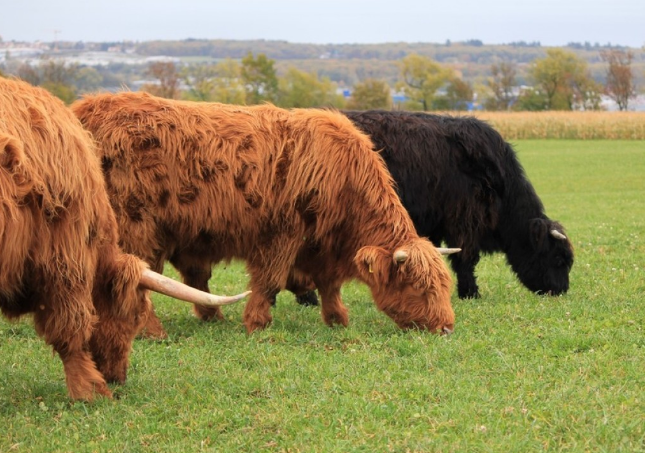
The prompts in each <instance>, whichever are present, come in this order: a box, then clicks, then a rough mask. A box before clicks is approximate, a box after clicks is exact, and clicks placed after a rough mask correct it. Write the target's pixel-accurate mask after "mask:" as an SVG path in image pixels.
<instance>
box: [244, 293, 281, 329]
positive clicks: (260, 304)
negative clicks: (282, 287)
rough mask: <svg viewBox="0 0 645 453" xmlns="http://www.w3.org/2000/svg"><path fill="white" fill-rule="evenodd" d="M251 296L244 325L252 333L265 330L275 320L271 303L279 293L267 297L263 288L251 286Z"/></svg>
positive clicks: (245, 310) (246, 307)
mask: <svg viewBox="0 0 645 453" xmlns="http://www.w3.org/2000/svg"><path fill="white" fill-rule="evenodd" d="M251 290H252V291H253V292H252V293H251V296H250V297H249V301H248V302H247V303H246V306H245V307H244V325H245V326H246V331H247V332H248V333H252V332H254V331H256V330H258V329H264V328H265V327H266V326H268V325H269V324H270V323H271V321H272V320H273V318H272V317H271V301H272V300H275V295H276V294H277V293H278V291H272V292H271V294H270V295H268V296H267V295H266V293H265V292H264V291H263V289H262V288H260V287H258V286H256V285H253V284H252V285H251Z"/></svg>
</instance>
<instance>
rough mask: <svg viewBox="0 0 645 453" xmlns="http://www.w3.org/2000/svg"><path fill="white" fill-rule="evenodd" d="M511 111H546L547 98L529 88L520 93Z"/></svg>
mask: <svg viewBox="0 0 645 453" xmlns="http://www.w3.org/2000/svg"><path fill="white" fill-rule="evenodd" d="M513 110H517V111H529V112H539V111H543V110H548V107H547V98H546V96H545V95H544V94H542V93H541V92H540V91H539V90H537V89H535V88H533V87H531V88H527V89H525V90H523V91H521V92H520V95H519V96H518V97H517V101H516V102H515V104H513Z"/></svg>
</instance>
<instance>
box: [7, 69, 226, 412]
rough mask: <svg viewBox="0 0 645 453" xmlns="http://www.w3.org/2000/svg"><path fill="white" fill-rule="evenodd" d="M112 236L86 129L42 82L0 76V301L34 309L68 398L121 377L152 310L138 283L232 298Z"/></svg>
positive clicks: (14, 312) (204, 297)
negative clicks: (161, 266) (150, 263)
mask: <svg viewBox="0 0 645 453" xmlns="http://www.w3.org/2000/svg"><path fill="white" fill-rule="evenodd" d="M117 241H118V237H117V223H116V219H115V217H114V212H113V211H112V209H111V207H110V203H109V200H108V196H107V192H106V190H105V183H104V181H103V175H102V173H101V167H100V163H99V160H98V159H97V157H96V152H95V150H94V149H93V142H92V139H91V137H90V136H89V134H88V133H87V132H86V131H84V130H83V128H82V127H81V125H80V123H79V122H78V120H77V119H76V118H75V117H74V115H73V114H72V112H71V111H70V110H69V109H67V108H66V107H65V106H64V105H63V103H62V102H61V101H60V100H58V99H56V98H55V97H53V96H52V95H50V94H49V93H48V92H46V91H45V90H42V89H40V88H35V87H32V86H31V85H28V84H27V83H24V82H20V81H15V80H8V79H3V78H0V250H1V251H2V253H1V254H0V310H1V311H2V313H3V314H4V315H5V316H7V317H8V318H17V317H19V316H21V315H25V314H27V313H33V319H34V325H35V328H36V331H37V332H38V334H39V335H40V336H42V337H43V338H44V340H45V341H46V342H47V343H48V344H50V345H52V347H53V349H54V351H56V352H57V353H58V355H59V356H60V358H61V359H62V361H63V366H64V368H65V376H66V381H67V388H68V392H69V395H70V397H71V398H73V399H86V400H92V399H93V398H94V396H95V395H96V394H101V395H105V396H108V397H110V396H111V393H110V390H109V388H108V386H107V384H106V381H108V382H113V381H116V382H121V383H122V382H124V381H125V379H126V372H127V368H128V355H129V353H130V348H131V345H132V340H133V338H134V336H135V334H136V333H137V331H138V330H139V329H140V328H141V327H142V326H143V325H144V324H145V323H146V320H147V317H148V314H149V312H150V310H151V304H150V300H149V292H148V291H147V289H146V288H148V289H154V290H157V291H160V292H164V293H166V294H169V295H174V296H177V297H183V298H188V299H191V300H192V301H193V302H200V303H205V304H211V303H218V304H221V303H228V302H233V301H235V300H237V298H218V297H217V296H215V297H213V296H211V295H210V294H205V293H201V292H199V291H197V290H195V289H194V288H190V287H188V286H186V285H183V284H180V283H178V282H173V281H172V280H170V279H167V278H165V277H163V276H161V275H157V274H156V273H154V272H152V271H150V270H149V269H148V268H147V265H146V264H145V263H144V262H143V261H141V260H140V259H139V258H136V257H135V256H133V255H127V254H124V253H123V252H122V251H121V249H120V248H119V247H118V242H117ZM182 291H187V292H186V293H182Z"/></svg>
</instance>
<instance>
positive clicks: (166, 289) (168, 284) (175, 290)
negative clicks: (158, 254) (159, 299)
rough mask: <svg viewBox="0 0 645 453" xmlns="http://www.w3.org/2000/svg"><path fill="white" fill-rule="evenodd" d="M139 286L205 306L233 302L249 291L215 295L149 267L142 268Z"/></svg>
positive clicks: (246, 294) (243, 296)
mask: <svg viewBox="0 0 645 453" xmlns="http://www.w3.org/2000/svg"><path fill="white" fill-rule="evenodd" d="M139 286H141V287H143V288H146V289H149V290H151V291H156V292H158V293H161V294H165V295H166V296H170V297H174V298H175V299H179V300H183V301H185V302H190V303H193V304H197V305H205V306H207V307H218V306H220V305H230V304H234V303H235V302H238V301H240V300H242V299H244V298H245V297H246V296H248V295H249V294H250V293H251V291H247V292H245V293H242V294H238V295H236V296H216V295H214V294H210V293H206V292H204V291H200V290H198V289H195V288H193V287H191V286H188V285H186V284H184V283H181V282H178V281H176V280H173V279H172V278H168V277H166V276H164V275H161V274H158V273H156V272H154V271H151V270H150V269H144V270H143V274H142V275H141V280H140V281H139Z"/></svg>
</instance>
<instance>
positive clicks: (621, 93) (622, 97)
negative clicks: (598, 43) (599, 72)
mask: <svg viewBox="0 0 645 453" xmlns="http://www.w3.org/2000/svg"><path fill="white" fill-rule="evenodd" d="M600 57H601V58H602V59H603V61H605V62H607V63H609V67H608V68H607V81H606V83H605V93H606V94H607V96H609V97H610V98H612V99H613V100H614V101H616V104H618V109H619V110H627V108H628V107H629V100H630V99H631V98H633V97H636V87H635V86H634V74H633V73H632V67H631V64H632V60H633V59H634V54H633V53H632V52H631V51H629V50H628V51H622V50H618V49H610V50H603V51H601V52H600Z"/></svg>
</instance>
